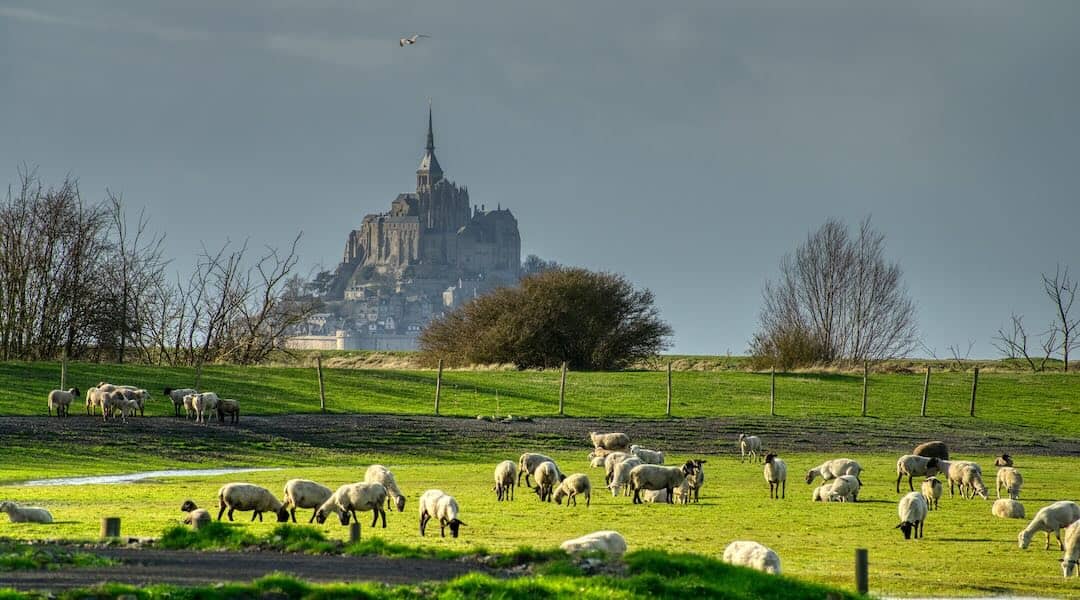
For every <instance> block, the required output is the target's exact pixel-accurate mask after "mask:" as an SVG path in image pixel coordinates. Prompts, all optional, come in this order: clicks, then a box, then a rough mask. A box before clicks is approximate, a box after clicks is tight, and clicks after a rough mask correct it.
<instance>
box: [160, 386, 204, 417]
mask: <svg viewBox="0 0 1080 600" xmlns="http://www.w3.org/2000/svg"><path fill="white" fill-rule="evenodd" d="M164 392H165V395H166V396H167V397H168V398H169V399H170V400H172V404H173V414H174V415H175V416H177V417H179V416H180V409H181V408H184V396H187V395H189V394H198V393H199V391H198V390H193V389H191V388H180V389H175V390H174V389H173V388H171V387H167V388H165V389H164Z"/></svg>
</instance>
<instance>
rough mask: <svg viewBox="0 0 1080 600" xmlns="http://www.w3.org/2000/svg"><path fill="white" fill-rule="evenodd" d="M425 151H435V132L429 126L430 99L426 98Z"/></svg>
mask: <svg viewBox="0 0 1080 600" xmlns="http://www.w3.org/2000/svg"><path fill="white" fill-rule="evenodd" d="M427 151H428V152H429V153H433V152H435V133H434V130H433V129H432V127H431V99H430V98H428V104H427Z"/></svg>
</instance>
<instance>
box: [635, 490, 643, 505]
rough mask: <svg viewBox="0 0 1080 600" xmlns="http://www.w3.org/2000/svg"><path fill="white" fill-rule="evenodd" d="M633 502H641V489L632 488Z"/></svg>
mask: <svg viewBox="0 0 1080 600" xmlns="http://www.w3.org/2000/svg"><path fill="white" fill-rule="evenodd" d="M634 504H641V490H639V489H637V488H634Z"/></svg>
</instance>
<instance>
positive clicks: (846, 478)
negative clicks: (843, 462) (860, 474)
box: [829, 475, 862, 502]
mask: <svg viewBox="0 0 1080 600" xmlns="http://www.w3.org/2000/svg"><path fill="white" fill-rule="evenodd" d="M829 485H830V486H831V487H830V489H829V493H830V494H831V495H833V496H835V497H836V498H838V499H839V500H840V501H841V502H858V501H859V489H860V488H862V482H861V481H859V479H858V478H857V477H855V476H854V475H841V476H839V477H837V478H836V479H833V480H832V482H831V483H830V484H829Z"/></svg>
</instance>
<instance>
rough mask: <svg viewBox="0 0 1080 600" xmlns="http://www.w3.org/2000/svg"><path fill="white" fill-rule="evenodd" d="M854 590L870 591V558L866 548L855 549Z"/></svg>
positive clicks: (865, 592) (863, 592) (861, 592)
mask: <svg viewBox="0 0 1080 600" xmlns="http://www.w3.org/2000/svg"><path fill="white" fill-rule="evenodd" d="M855 591H857V592H859V593H860V594H867V593H868V592H869V591H870V559H869V556H868V554H867V551H866V548H856V549H855Z"/></svg>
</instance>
